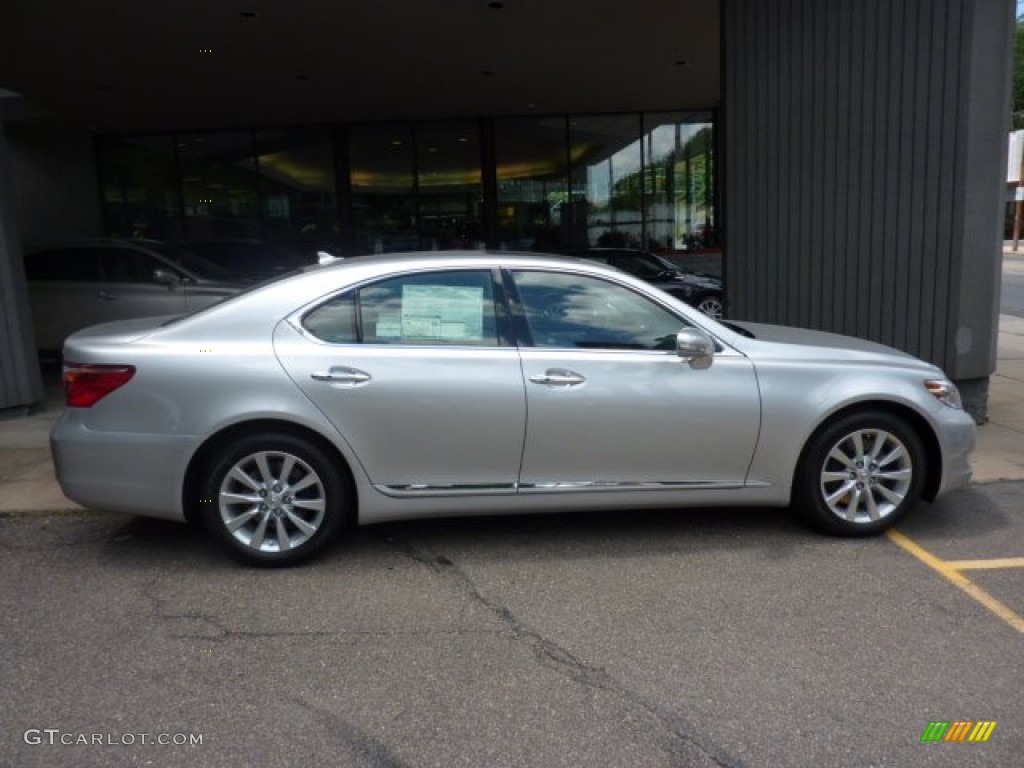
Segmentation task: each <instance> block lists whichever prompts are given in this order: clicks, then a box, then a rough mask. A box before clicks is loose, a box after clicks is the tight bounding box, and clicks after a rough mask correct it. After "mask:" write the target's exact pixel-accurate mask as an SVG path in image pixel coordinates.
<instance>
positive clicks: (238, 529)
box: [200, 433, 351, 565]
mask: <svg viewBox="0 0 1024 768" xmlns="http://www.w3.org/2000/svg"><path fill="white" fill-rule="evenodd" d="M350 498H351V494H350V492H349V489H348V486H347V483H346V481H345V479H344V478H343V477H342V476H341V475H340V474H339V473H338V471H337V470H336V468H335V467H334V465H333V463H332V461H331V459H330V458H329V457H328V456H327V454H326V453H325V452H324V451H323V450H322V449H321V448H320V447H319V446H317V445H315V444H314V443H312V442H310V441H308V440H305V439H303V438H301V437H297V436H295V435H290V434H286V433H281V434H262V435H249V436H247V437H243V438H241V439H240V440H237V441H235V442H233V443H231V444H229V445H227V446H225V448H224V449H222V450H221V452H220V453H219V454H218V455H217V457H216V458H215V459H214V460H213V461H212V462H211V463H210V464H209V471H208V472H207V474H206V478H205V482H204V484H203V489H202V498H201V502H200V508H201V509H202V510H203V519H204V522H205V523H206V526H207V527H208V528H209V529H210V531H211V532H212V533H213V535H214V536H215V537H216V538H217V540H218V541H219V542H220V543H221V544H222V545H223V546H224V547H226V548H227V550H228V551H229V552H230V553H231V554H233V555H234V556H236V557H238V558H240V559H241V560H243V561H245V562H248V563H251V564H254V565H294V564H296V563H299V562H301V561H303V560H306V559H308V558H309V557H312V556H313V555H315V554H316V553H317V552H319V551H320V550H321V549H322V548H323V546H324V545H325V544H327V543H328V542H329V541H330V540H331V539H332V538H333V537H334V535H335V534H336V533H337V532H338V531H339V530H340V529H341V527H342V525H343V523H344V518H345V515H346V510H347V508H348V507H349V504H350V501H349V500H350Z"/></svg>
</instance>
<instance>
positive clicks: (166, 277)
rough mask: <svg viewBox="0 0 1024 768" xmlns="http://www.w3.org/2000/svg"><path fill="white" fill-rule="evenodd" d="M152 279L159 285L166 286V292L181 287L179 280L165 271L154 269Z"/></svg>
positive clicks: (171, 273)
mask: <svg viewBox="0 0 1024 768" xmlns="http://www.w3.org/2000/svg"><path fill="white" fill-rule="evenodd" d="M153 279H154V280H156V281H157V282H158V283H160V284H161V285H166V286H167V290H168V291H173V290H174V289H175V288H177V287H178V286H179V285H181V278H180V277H178V276H177V275H176V274H174V273H173V272H169V271H168V270H166V269H154V270H153Z"/></svg>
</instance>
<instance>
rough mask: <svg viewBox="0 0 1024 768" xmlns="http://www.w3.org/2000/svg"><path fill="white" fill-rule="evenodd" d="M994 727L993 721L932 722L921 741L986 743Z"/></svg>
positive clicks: (922, 735) (994, 722)
mask: <svg viewBox="0 0 1024 768" xmlns="http://www.w3.org/2000/svg"><path fill="white" fill-rule="evenodd" d="M995 727H996V721H995V720H978V721H977V722H975V721H974V720H954V721H953V722H950V721H949V720H932V721H931V722H930V723H928V727H927V728H925V729H924V733H922V734H921V741H988V737H989V736H991V735H992V731H993V730H995Z"/></svg>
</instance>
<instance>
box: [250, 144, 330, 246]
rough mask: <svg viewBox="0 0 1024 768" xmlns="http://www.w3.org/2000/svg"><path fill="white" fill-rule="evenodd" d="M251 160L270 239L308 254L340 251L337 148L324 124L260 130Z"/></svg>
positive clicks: (266, 236) (264, 234)
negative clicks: (336, 182) (336, 186)
mask: <svg viewBox="0 0 1024 768" xmlns="http://www.w3.org/2000/svg"><path fill="white" fill-rule="evenodd" d="M252 163H253V168H254V171H255V173H256V174H257V178H258V182H259V195H260V201H261V211H260V215H261V218H262V224H263V237H264V238H265V239H266V240H269V241H271V242H273V243H276V244H279V245H283V246H289V247H291V248H292V249H294V250H297V251H303V252H306V253H311V252H313V251H316V250H320V249H322V250H326V251H330V252H332V253H333V252H336V251H338V250H340V249H339V242H338V240H339V234H340V233H339V231H338V225H337V221H338V217H337V208H338V203H337V195H336V191H335V184H334V152H333V149H332V146H331V138H330V134H329V133H328V131H327V129H326V128H299V129H292V130H278V131H257V132H256V134H255V158H254V160H253V161H252Z"/></svg>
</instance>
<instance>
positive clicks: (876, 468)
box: [793, 411, 926, 536]
mask: <svg viewBox="0 0 1024 768" xmlns="http://www.w3.org/2000/svg"><path fill="white" fill-rule="evenodd" d="M925 461H926V459H925V451H924V447H923V446H922V444H921V439H920V437H918V435H917V433H916V432H915V431H914V430H913V429H912V428H911V427H910V425H908V424H907V423H906V422H905V421H904V420H903V419H901V418H899V417H898V416H894V415H892V414H889V413H885V412H882V411H865V412H860V413H854V414H850V415H847V416H845V417H842V418H840V419H838V420H836V421H834V422H832V423H831V424H829V425H827V426H826V427H825V428H824V429H822V430H820V431H819V432H818V433H817V434H816V435H815V436H814V437H812V438H811V441H810V443H809V444H808V445H807V448H806V450H805V451H804V455H803V458H802V459H801V462H800V466H799V468H798V470H797V475H796V478H795V484H794V488H793V492H794V493H793V495H794V501H795V504H796V507H797V511H798V512H800V513H801V514H802V516H803V517H804V518H805V519H806V520H807V521H808V522H809V523H811V524H812V525H814V526H815V527H817V528H819V529H822V530H824V531H827V532H829V533H834V534H839V535H843V536H866V535H870V534H875V533H879V532H881V531H884V530H886V529H887V528H891V527H892V526H893V525H895V524H896V523H897V522H898V521H899V520H900V518H902V517H903V516H904V515H905V514H907V512H908V511H909V510H910V508H911V507H912V506H913V505H914V504H915V503H916V502H917V500H918V499H919V498H920V496H921V489H922V487H923V484H924V477H925V472H926V466H925Z"/></svg>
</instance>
